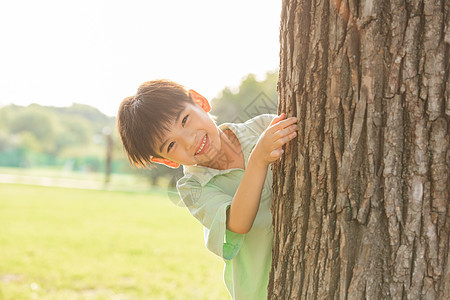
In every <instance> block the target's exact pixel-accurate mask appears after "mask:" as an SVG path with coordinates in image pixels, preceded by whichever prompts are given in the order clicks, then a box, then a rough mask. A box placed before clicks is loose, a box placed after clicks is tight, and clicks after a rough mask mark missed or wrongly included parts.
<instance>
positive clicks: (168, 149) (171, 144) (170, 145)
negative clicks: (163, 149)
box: [167, 142, 174, 152]
mask: <svg viewBox="0 0 450 300" xmlns="http://www.w3.org/2000/svg"><path fill="white" fill-rule="evenodd" d="M173 144H174V142H172V143H170V144H169V146H168V147H167V152H169V151H170V148H172V147H173Z"/></svg>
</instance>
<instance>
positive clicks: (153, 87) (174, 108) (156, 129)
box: [117, 80, 195, 167]
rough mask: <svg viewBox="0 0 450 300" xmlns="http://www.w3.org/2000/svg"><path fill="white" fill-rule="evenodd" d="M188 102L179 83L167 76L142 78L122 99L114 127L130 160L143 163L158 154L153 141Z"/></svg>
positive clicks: (145, 164) (162, 135)
mask: <svg viewBox="0 0 450 300" xmlns="http://www.w3.org/2000/svg"><path fill="white" fill-rule="evenodd" d="M187 103H190V104H195V102H194V101H193V100H192V98H191V96H190V95H189V93H188V92H187V91H186V89H185V88H184V87H183V86H182V85H180V84H177V83H175V82H172V81H170V80H152V81H147V82H144V83H143V84H142V85H141V86H140V87H139V88H138V90H137V93H136V95H134V96H131V97H127V98H125V99H124V100H123V101H122V103H121V104H120V107H119V112H118V114H117V128H118V130H119V135H120V139H121V140H122V144H123V146H124V149H125V151H126V153H127V155H128V159H129V160H130V163H131V164H133V165H135V166H138V167H145V166H147V164H151V160H150V158H151V157H158V158H161V156H160V155H158V154H157V153H158V152H157V151H156V147H157V146H156V145H157V143H158V142H161V141H162V139H163V137H164V134H165V133H166V132H167V131H168V130H169V127H170V125H172V124H173V122H174V120H175V118H176V116H177V114H178V113H179V112H181V111H182V110H183V109H184V108H185V107H186V104H187Z"/></svg>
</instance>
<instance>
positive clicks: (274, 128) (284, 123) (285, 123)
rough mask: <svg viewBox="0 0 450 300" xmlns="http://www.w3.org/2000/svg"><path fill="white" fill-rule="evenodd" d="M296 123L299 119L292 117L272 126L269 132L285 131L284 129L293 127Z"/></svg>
mask: <svg viewBox="0 0 450 300" xmlns="http://www.w3.org/2000/svg"><path fill="white" fill-rule="evenodd" d="M296 122H297V118H295V117H292V118H289V119H286V120H281V121H279V122H277V123H276V124H273V125H271V127H270V128H269V129H268V131H269V132H271V133H273V132H275V131H278V130H280V129H283V128H284V127H287V126H289V125H292V124H294V123H296Z"/></svg>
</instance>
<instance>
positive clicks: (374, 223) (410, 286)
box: [268, 0, 450, 299]
mask: <svg viewBox="0 0 450 300" xmlns="http://www.w3.org/2000/svg"><path fill="white" fill-rule="evenodd" d="M282 5H283V8H282V13H281V26H280V44H281V50H280V75H279V76H280V77H279V82H278V93H279V112H280V113H281V112H285V113H286V114H287V115H288V116H296V117H297V118H298V119H299V121H298V125H299V135H298V138H297V139H295V140H293V141H292V142H290V143H289V144H288V145H287V146H286V149H285V156H284V158H283V159H282V160H281V161H280V162H277V163H276V164H274V169H273V171H274V184H273V188H274V201H273V204H272V213H273V225H274V248H273V263H272V271H271V275H270V282H269V287H268V289H269V299H450V263H449V259H448V253H449V250H450V249H449V232H450V218H449V208H450V204H449V194H450V177H449V173H450V171H449V169H450V147H449V144H450V84H449V72H450V69H449V60H450V55H449V54H450V53H449V48H450V46H449V44H450V30H449V28H450V16H449V13H450V1H448V0H422V1H420V0H414V1H400V0H390V1H387V0H360V1H353V0H344V1H340V0H329V1H327V0H325V1H323V0H322V1H320V0H303V1H294V0H283V4H282Z"/></svg>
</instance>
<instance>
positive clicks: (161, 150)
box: [159, 109, 184, 153]
mask: <svg viewBox="0 0 450 300" xmlns="http://www.w3.org/2000/svg"><path fill="white" fill-rule="evenodd" d="M183 111H184V109H182V110H180V111H179V112H178V114H177V117H176V118H175V124H177V123H178V119H179V118H180V116H181V113H182V112H183ZM168 141H169V139H167V140H165V141H164V143H162V144H161V147H159V152H160V153H162V152H163V148H164V145H165V144H166V143H167V142H168Z"/></svg>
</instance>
